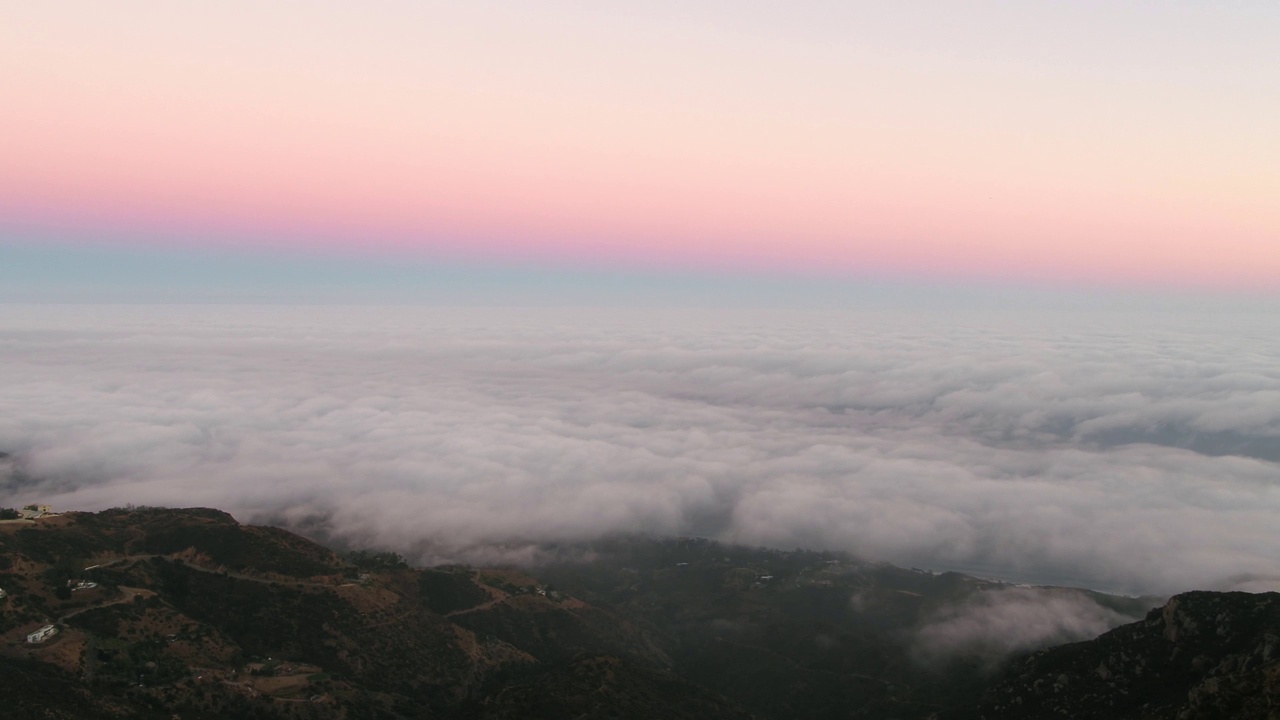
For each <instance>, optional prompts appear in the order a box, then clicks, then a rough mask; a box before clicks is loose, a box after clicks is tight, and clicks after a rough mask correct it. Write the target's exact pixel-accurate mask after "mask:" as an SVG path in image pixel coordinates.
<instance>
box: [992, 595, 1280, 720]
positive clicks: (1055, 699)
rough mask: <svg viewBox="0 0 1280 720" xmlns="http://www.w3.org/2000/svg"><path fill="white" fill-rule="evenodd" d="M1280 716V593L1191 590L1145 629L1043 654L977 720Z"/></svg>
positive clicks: (1135, 627)
mask: <svg viewBox="0 0 1280 720" xmlns="http://www.w3.org/2000/svg"><path fill="white" fill-rule="evenodd" d="M1277 715H1280V593H1264V594H1250V593H1210V592H1191V593H1185V594H1182V595H1178V596H1176V597H1174V598H1173V599H1171V600H1169V602H1168V603H1166V604H1165V605H1164V607H1161V608H1156V609H1154V610H1152V611H1151V612H1150V614H1148V615H1147V617H1146V618H1145V619H1144V620H1142V621H1141V622H1137V623H1133V624H1130V625H1125V626H1124V627H1121V628H1117V629H1115V630H1113V631H1111V632H1109V633H1106V634H1105V635H1102V636H1101V637H1099V638H1097V639H1095V640H1091V641H1088V642H1081V643H1074V644H1070V645H1064V646H1061V647H1055V648H1051V649H1048V650H1044V651H1041V652H1038V653H1035V654H1033V655H1032V656H1030V657H1028V658H1026V659H1025V660H1024V661H1023V662H1022V663H1020V664H1019V665H1017V666H1015V667H1013V668H1012V669H1011V670H1010V672H1009V673H1008V675H1007V676H1005V677H1004V678H1003V679H1002V680H1001V681H1000V682H999V683H998V684H996V685H995V686H994V687H993V688H992V689H991V690H990V691H989V692H988V693H987V694H986V696H985V697H984V698H983V700H982V703H981V705H980V707H979V708H978V709H977V711H975V712H974V713H972V714H971V715H970V717H981V718H1011V719H1014V720H1020V719H1026V720H1031V719H1032V718H1051V717H1055V718H1056V717H1073V718H1117V719H1121V718H1134V719H1135V720H1139V719H1140V720H1157V719H1164V718H1170V719H1173V718H1177V720H1216V719H1218V718H1223V719H1225V718H1234V719H1238V720H1255V719H1256V720H1263V719H1270V718H1275V717H1277Z"/></svg>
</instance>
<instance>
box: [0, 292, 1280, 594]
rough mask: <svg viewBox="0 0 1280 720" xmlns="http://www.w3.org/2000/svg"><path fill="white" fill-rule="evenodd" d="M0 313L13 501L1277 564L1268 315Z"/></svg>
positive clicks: (417, 524) (1066, 576) (907, 555)
mask: <svg viewBox="0 0 1280 720" xmlns="http://www.w3.org/2000/svg"><path fill="white" fill-rule="evenodd" d="M1226 319H1227V318H1226V317H1225V316H1217V317H1209V318H1201V319H1195V318H1191V319H1188V318H1186V317H1183V318H1180V319H1179V318H1172V317H1168V316H1160V315H1155V314H1149V315H1143V314H1137V313H1132V314H1127V315H1123V316H1115V315H1104V314H1101V313H1097V312H1093V313H1076V314H1071V313H1066V312H1056V313H1051V314H1043V313H1042V314H1035V313H1025V314H1017V313H1004V314H992V313H987V314H983V315H978V314H958V313H950V314H947V313H941V312H932V313H925V312H919V313H912V314H907V313H892V312H889V311H875V312H870V311H868V312H865V313H840V314H823V313H818V312H812V313H800V312H795V313H786V314H774V315H769V314H761V313H754V314H752V315H750V316H747V315H737V314H733V313H710V312H703V313H692V312H687V313H681V312H674V311H670V312H664V313H662V314H660V315H654V314H651V313H649V314H646V313H641V312H638V311H636V312H627V311H609V312H604V311H599V312H589V311H553V310H497V309H467V310H464V309H458V310H413V309H403V308H401V309H378V308H361V309H353V308H346V309H344V308H310V309H290V308H247V307H193V306H187V307H168V308H166V307H117V308H87V307H75V306H62V307H56V306H44V307H21V306H6V310H5V313H3V314H2V315H0V374H2V375H3V377H4V382H3V384H0V407H4V408H5V409H6V410H5V413H4V414H3V415H0V450H8V451H10V452H12V453H14V454H15V456H17V457H18V458H19V461H20V465H21V470H20V471H19V472H16V473H14V474H12V476H11V477H9V478H8V479H7V480H5V481H0V482H2V483H3V484H0V504H16V503H25V502H32V501H36V500H40V501H43V502H51V503H53V504H55V505H57V506H59V507H63V508H79V509H96V508H102V507H109V506H112V505H117V504H123V503H127V502H133V503H145V504H162V505H209V506H216V507H221V508H224V509H227V510H229V511H231V512H233V513H234V514H236V515H237V516H238V517H240V518H241V519H244V520H253V519H255V518H258V519H261V518H265V517H275V518H283V519H284V520H285V521H286V522H290V523H295V524H299V525H300V524H304V523H317V522H319V523H321V524H323V526H324V527H325V528H326V529H327V531H328V532H330V533H332V534H333V536H335V537H337V538H341V539H345V540H348V541H351V542H358V543H370V544H377V545H383V546H387V547H391V548H396V549H399V550H401V551H404V552H408V553H412V554H414V555H416V556H418V557H421V558H424V559H440V558H465V557H468V556H470V555H474V554H477V553H482V552H488V551H490V550H491V549H492V547H493V546H496V545H503V544H506V545H514V544H520V543H527V542H539V541H553V540H570V539H581V538H589V537H594V536H597V535H600V534H605V533H610V532H616V531H652V532H662V533H701V534H706V535H712V536H716V537H720V538H723V539H727V540H734V541H741V542H748V543H759V544H767V545H776V546H783V547H789V546H795V545H805V546H821V547H826V548H839V549H846V550H851V551H853V552H855V553H858V554H861V555H864V556H868V557H872V558H877V559H886V560H890V561H894V562H899V563H904V564H911V565H919V566H928V567H935V568H954V569H961V570H968V571H971V572H977V573H979V574H990V575H997V576H1001V577H1006V578H1012V579H1018V580H1023V581H1029V582H1051V583H1068V584H1083V585H1089V586H1092V587H1101V588H1105V589H1113V590H1121V591H1130V592H1150V593H1160V592H1173V591H1178V590H1183V589H1189V588H1194V587H1201V588H1204V587H1222V586H1225V585H1228V584H1231V583H1232V582H1235V581H1234V580H1233V578H1242V577H1245V576H1248V582H1249V583H1250V587H1255V586H1259V584H1261V586H1266V585H1267V584H1268V583H1270V582H1271V581H1270V580H1269V579H1268V578H1274V577H1280V551H1277V550H1276V544H1275V542H1274V526H1275V517H1276V516H1277V511H1278V510H1280V465H1278V464H1277V460H1280V340H1277V339H1276V338H1280V332H1276V330H1277V328H1275V327H1273V326H1274V325H1275V323H1274V322H1273V321H1270V320H1269V319H1267V318H1264V317H1259V316H1254V317H1247V316H1242V317H1232V318H1230V323H1227V322H1224V320H1226Z"/></svg>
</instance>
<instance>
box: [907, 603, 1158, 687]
mask: <svg viewBox="0 0 1280 720" xmlns="http://www.w3.org/2000/svg"><path fill="white" fill-rule="evenodd" d="M1136 619H1137V618H1135V617H1132V616H1128V615H1124V614H1122V613H1119V612H1116V611H1115V610H1112V609H1110V608H1107V607H1103V606H1102V605H1099V604H1098V603H1096V602H1094V600H1093V599H1092V598H1090V597H1089V595H1088V594H1087V593H1084V592H1081V591H1076V590H1067V589H1051V588H1007V589H1002V590H989V591H985V592H980V593H977V594H976V595H974V596H972V597H971V598H969V599H968V600H966V601H965V602H964V603H961V604H958V605H951V606H947V608H946V609H944V610H943V611H942V612H941V613H940V614H939V615H938V616H937V617H935V618H933V619H931V620H930V621H928V622H927V623H926V624H925V626H924V627H923V628H921V630H920V631H919V634H918V635H917V637H916V644H915V655H916V657H917V659H919V660H920V661H922V662H925V663H930V664H936V663H944V662H946V661H947V660H950V659H952V658H961V657H963V658H965V659H966V660H971V659H973V658H979V659H980V661H985V662H986V664H987V666H988V669H991V668H994V667H995V666H996V665H998V664H999V662H1000V661H1001V660H1003V659H1004V658H1006V657H1008V656H1009V655H1011V654H1013V653H1017V652H1025V651H1030V650H1036V649H1039V648H1042V647H1048V646H1050V645H1058V644H1061V643H1067V642H1078V641H1080V640H1089V639H1092V638H1095V637H1097V636H1099V635H1101V634H1102V633H1104V632H1106V631H1108V630H1110V629H1112V628H1114V627H1117V626H1119V625H1122V624H1124V623H1128V622H1132V621H1134V620H1136Z"/></svg>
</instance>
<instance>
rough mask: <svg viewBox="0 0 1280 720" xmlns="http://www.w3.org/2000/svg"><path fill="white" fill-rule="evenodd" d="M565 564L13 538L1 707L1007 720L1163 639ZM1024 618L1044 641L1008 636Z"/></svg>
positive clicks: (147, 514) (99, 529)
mask: <svg viewBox="0 0 1280 720" xmlns="http://www.w3.org/2000/svg"><path fill="white" fill-rule="evenodd" d="M544 550H545V553H544V554H545V555H546V556H547V557H555V558H561V559H560V560H556V561H550V562H546V563H544V564H543V565H541V566H539V567H537V568H533V569H521V568H512V567H501V568H473V567H469V566H460V565H454V566H444V567H434V568H411V567H409V566H408V565H407V563H405V562H404V560H403V559H402V558H400V557H399V556H397V555H395V554H394V553H389V552H355V553H350V554H347V555H345V556H340V555H338V554H337V553H335V552H333V551H331V550H330V549H328V548H326V547H324V546H322V545H319V544H317V543H315V542H312V541H310V540H307V539H305V538H302V537H299V536H297V535H295V534H292V533H290V532H287V531H285V530H281V529H278V528H272V527H262V526H252V525H243V524H240V523H239V522H237V521H236V520H235V519H234V518H232V517H231V516H230V515H228V514H226V513H223V512H220V511H218V510H211V509H199V508H197V509H184V510H174V509H159V508H131V509H116V510H109V511H104V512H100V513H74V512H73V513H65V514H63V515H57V516H45V517H40V518H37V519H34V520H30V521H12V522H9V523H4V524H0V588H4V589H5V591H6V594H7V597H5V598H4V599H0V678H3V680H0V693H3V696H4V697H5V698H7V700H6V702H7V703H8V707H9V708H10V709H12V710H13V712H15V713H16V715H15V716H16V717H24V716H30V717H48V718H72V717H77V718H80V717H111V718H115V717H120V718H124V717H144V718H147V717H157V718H159V717H163V718H170V717H172V716H174V715H177V716H179V717H182V718H221V717H247V718H418V717H458V718H478V719H479V718H517V717H520V718H525V717H547V718H551V717H556V718H560V717H575V718H577V717H584V718H590V717H668V718H683V717H688V718H694V717H726V718H791V717H808V718H849V717H866V718H928V717H950V716H954V717H957V718H959V717H977V716H985V717H1004V716H1005V714H1003V713H1005V712H1006V711H1007V709H1008V708H1007V705H1008V704H1009V703H1011V702H1014V703H1016V702H1020V703H1021V704H1022V706H1023V707H1029V705H1028V702H1029V700H1028V699H1027V698H1028V697H1030V696H1029V695H1027V693H1026V692H1024V691H1023V690H1022V689H1021V688H1023V686H1024V685H1026V684H1027V683H1029V684H1030V686H1031V687H1039V688H1040V689H1042V690H1043V688H1044V686H1045V683H1044V682H1039V684H1037V682H1038V681H1040V680H1041V676H1043V675H1044V674H1045V673H1046V672H1049V670H1046V669H1045V668H1058V667H1059V666H1063V665H1062V663H1063V662H1065V661H1059V660H1057V659H1055V658H1058V657H1059V656H1058V655H1055V653H1063V652H1066V653H1077V654H1078V653H1085V655H1080V657H1086V656H1087V658H1090V659H1088V661H1087V662H1086V660H1071V661H1070V663H1068V664H1071V667H1072V668H1075V669H1072V670H1069V671H1062V672H1065V673H1066V675H1067V676H1068V677H1069V678H1074V677H1075V676H1074V675H1072V674H1071V673H1075V672H1079V673H1081V677H1082V678H1083V677H1086V676H1087V673H1086V672H1085V671H1086V670H1087V668H1085V666H1086V665H1088V663H1090V662H1093V661H1092V659H1091V658H1092V657H1093V655H1090V654H1088V653H1094V652H1095V651H1092V650H1088V651H1086V650H1082V649H1081V648H1089V647H1093V646H1094V645H1093V644H1091V643H1094V644H1096V643H1113V644H1114V643H1115V642H1117V641H1116V640H1115V638H1128V637H1130V635H1132V636H1133V637H1146V636H1145V635H1143V633H1142V632H1139V631H1137V630H1131V629H1129V628H1148V627H1154V626H1152V625H1151V623H1152V622H1153V621H1152V617H1154V616H1153V615H1148V614H1147V611H1148V610H1149V608H1150V607H1151V606H1152V605H1153V604H1155V601H1153V600H1152V599H1135V598H1120V597H1115V596H1109V595H1104V594H1100V593H1093V592H1089V591H1084V590H1078V589H1071V588H1021V587H1014V586H1010V585H1007V584H1002V583H996V582H992V581H987V580H981V579H978V578H973V577H969V576H965V575H960V574H956V573H932V572H926V571H920V570H910V569H904V568H898V567H894V566H892V565H888V564H884V563H869V562H865V561H861V560H858V559H856V558H853V557H850V556H848V555H844V554H839V553H829V552H814V551H806V550H793V551H781V550H774V549H766V548H746V547H738V546H730V545H724V544H721V543H716V542H713V541H709V540H705V539H699V538H655V537H623V538H613V539H608V540H602V541H598V542H594V543H583V544H577V545H573V546H560V547H555V546H552V547H547V548H544ZM1208 597H1218V596H1216V595H1212V594H1210V595H1208ZM1223 597H1227V598H1228V600H1225V601H1224V602H1228V601H1229V602H1230V603H1234V605H1232V607H1236V606H1239V607H1241V608H1243V607H1245V606H1247V605H1248V603H1249V602H1250V598H1253V597H1255V596H1244V598H1243V599H1238V598H1234V597H1232V596H1223ZM1256 597H1263V596H1256ZM1197 598H1198V596H1197ZM1188 603H1189V604H1188ZM1202 604H1203V603H1202V602H1201V601H1200V600H1199V599H1195V600H1194V601H1185V602H1183V604H1182V605H1181V606H1179V607H1182V608H1183V611H1182V612H1184V614H1185V613H1187V612H1191V613H1192V615H1189V616H1187V617H1195V618H1200V616H1201V615H1203V614H1204V612H1208V611H1207V610H1206V611H1204V612H1201V611H1200V610H1196V608H1199V607H1200V605H1202ZM1239 612H1241V613H1244V614H1242V615H1239V616H1240V617H1246V616H1247V617H1254V616H1253V615H1249V614H1248V613H1246V612H1245V611H1244V610H1240V611H1239ZM1268 612H1270V611H1268ZM1010 613H1013V614H1014V615H1015V616H1016V617H1018V618H1019V620H1018V622H1019V623H1020V625H1019V626H1018V627H1015V628H1013V631H1012V632H1011V631H1010V629H1009V626H1008V624H1007V622H1006V623H1005V624H1004V625H1000V624H999V623H996V624H995V625H993V626H991V627H995V628H996V629H997V630H999V631H998V632H991V631H990V628H989V627H988V625H989V624H990V623H991V622H993V619H997V620H998V619H999V618H1000V617H1001V616H1002V614H1003V615H1008V614H1010ZM1175 615H1176V613H1175ZM1263 615H1264V616H1265V618H1264V619H1266V618H1270V617H1271V615H1266V613H1264V614H1263ZM1161 617H1163V616H1161ZM1178 617H1182V616H1178ZM1215 617H1216V616H1215ZM1232 617H1236V615H1232ZM1260 617H1261V616H1260ZM1128 620H1138V622H1137V624H1136V625H1125V626H1124V627H1120V628H1119V629H1116V630H1113V631H1112V632H1111V633H1108V634H1106V635H1103V636H1102V637H1101V638H1098V639H1097V640H1093V641H1091V643H1090V642H1085V643H1077V644H1074V645H1065V646H1062V647H1058V648H1054V649H1051V650H1042V648H1044V647H1046V646H1049V645H1054V644H1058V643H1063V642H1070V641H1073V640H1082V639H1084V638H1083V637H1082V634H1083V635H1085V636H1088V637H1092V636H1093V635H1096V634H1098V633H1100V632H1102V631H1103V630H1107V629H1108V628H1112V627H1116V626H1119V625H1122V624H1123V623H1125V622H1126V621H1128ZM1212 622H1214V621H1213V620H1212V619H1211V620H1207V621H1206V620H1204V619H1197V620H1195V621H1194V623H1192V624H1193V625H1194V626H1195V627H1197V628H1201V631H1203V629H1204V628H1206V627H1212V625H1211V623H1212ZM1259 622H1260V623H1262V624H1258V623H1253V624H1244V625H1240V626H1239V627H1238V629H1237V634H1239V635H1240V636H1241V637H1242V638H1253V637H1254V636H1255V635H1257V634H1258V633H1259V632H1262V628H1263V627H1264V626H1265V627H1268V628H1269V627H1271V625H1267V623H1268V622H1270V620H1266V622H1263V621H1261V620H1260V621H1259ZM984 623H987V624H988V625H984ZM1184 625H1185V623H1184ZM46 626H53V627H54V628H55V629H56V630H57V633H56V634H54V635H52V636H51V637H49V638H47V639H45V640H44V641H43V642H39V643H28V642H26V637H27V635H28V634H30V633H32V632H36V631H38V630H39V629H40V628H43V627H46ZM1081 627H1083V628H1084V630H1082V629H1081ZM1180 627H1183V626H1180ZM1186 627H1190V626H1186ZM975 628H976V629H977V631H975ZM983 628H987V629H983ZM1000 628H1003V630H1000ZM1093 628H1096V629H1093ZM1180 632H1181V635H1180V637H1182V638H1183V642H1184V644H1185V643H1186V642H1191V640H1189V639H1188V638H1191V637H1192V635H1189V634H1188V633H1190V631H1189V630H1185V629H1184V630H1182V631H1180ZM1268 632H1270V630H1268ZM1125 633H1129V634H1130V635H1126V634H1125ZM1201 634H1203V632H1202V633H1201ZM1196 637H1199V636H1196ZM1215 637H1216V636H1215ZM1206 638H1208V636H1206ZM1126 642H1127V641H1126ZM1135 642H1136V641H1135ZM1144 642H1145V641H1144ZM1152 642H1154V641H1152ZM1195 642H1200V641H1199V640H1196V641H1195ZM1240 642H1245V640H1241V641H1240ZM1245 644H1247V642H1246V643H1245ZM1108 647H1111V646H1108ZM1135 647H1136V646H1135ZM1143 647H1144V648H1146V647H1147V646H1145V645H1144V646H1143ZM1232 648H1236V646H1234V645H1233V646H1232ZM1113 650H1114V649H1113ZM1113 650H1108V652H1113ZM1237 650H1238V648H1236V649H1232V650H1231V652H1236V651H1237ZM1033 651H1040V654H1033V655H1031V656H1030V658H1031V659H1029V660H1026V661H1025V662H1024V661H1023V660H1021V659H1020V657H1021V655H1022V654H1023V653H1026V652H1033ZM1099 652H1100V651H1099ZM1116 652H1121V655H1119V656H1116V657H1121V658H1124V657H1129V654H1132V652H1136V650H1135V651H1130V650H1123V651H1116ZM1143 652H1147V650H1143ZM1182 652H1183V653H1184V655H1185V656H1186V657H1189V658H1194V657H1198V655H1196V653H1197V652H1198V653H1200V654H1201V655H1204V654H1206V653H1208V655H1207V657H1210V658H1211V659H1212V660H1213V663H1216V664H1215V665H1213V667H1218V666H1219V665H1221V662H1222V660H1221V658H1220V657H1219V656H1218V655H1214V654H1213V653H1212V652H1209V651H1208V650H1205V651H1199V650H1194V651H1193V650H1183V651H1182ZM1223 652H1227V651H1226V650H1224V651H1223ZM1126 653H1128V654H1126ZM1070 657H1072V658H1075V657H1076V655H1070ZM1224 657H1225V656H1224ZM1259 657H1260V658H1262V659H1261V660H1259V661H1258V662H1263V661H1265V662H1270V656H1269V655H1266V652H1265V651H1263V655H1260V656H1259ZM1010 658H1014V659H1013V660H1010ZM1186 662H1187V663H1191V665H1188V667H1197V668H1200V669H1203V667H1202V666H1203V665H1204V663H1206V662H1209V661H1208V660H1204V661H1199V662H1200V664H1199V665H1196V664H1195V662H1194V661H1193V660H1186ZM1008 663H1012V665H1008ZM1072 663H1074V664H1072ZM1115 663H1116V668H1117V669H1116V670H1115V671H1114V672H1116V673H1117V674H1119V673H1120V672H1121V668H1123V667H1124V663H1123V661H1122V660H1117V661H1115ZM1184 664H1185V663H1184ZM1006 665H1008V667H1011V668H1012V669H1011V670H1006V669H1004V668H1005V667H1006ZM1077 665H1078V666H1079V667H1078V668H1077V667H1076V666H1077ZM1179 667H1181V666H1179ZM1268 667H1269V666H1268ZM1081 668H1084V669H1081ZM1250 668H1251V669H1252V670H1257V667H1255V666H1253V665H1251V666H1250ZM1259 672H1261V671H1259ZM1268 672H1269V671H1268ZM1002 673H1008V674H1002ZM1059 674H1061V673H1059ZM1221 674H1222V672H1219V673H1218V675H1221ZM1218 675H1214V676H1213V677H1218ZM1162 677H1163V676H1162ZM1179 677H1182V676H1179ZM1206 677H1208V676H1206ZM1258 677H1259V678H1261V679H1260V680H1259V681H1258V682H1260V683H1262V684H1263V685H1266V683H1267V682H1270V681H1269V680H1266V678H1267V677H1270V676H1266V675H1265V673H1264V674H1263V675H1260V676H1258ZM1054 682H1056V676H1055V679H1054ZM1069 682H1071V683H1072V684H1071V687H1073V688H1074V687H1077V686H1080V687H1083V686H1085V685H1086V684H1087V683H1086V681H1085V680H1079V681H1075V680H1071V681H1069ZM1020 683H1021V684H1020ZM1115 687H1120V686H1106V687H1101V686H1100V687H1095V688H1093V689H1091V690H1090V692H1091V693H1093V694H1094V695H1097V694H1098V693H1103V694H1105V693H1106V692H1108V691H1111V690H1114V688H1115ZM1145 687H1146V686H1143V685H1141V684H1140V683H1139V684H1137V685H1132V686H1129V685H1125V686H1123V687H1122V689H1126V692H1130V693H1131V694H1132V693H1133V692H1135V691H1134V690H1133V688H1140V689H1141V688H1145ZM1196 687H1202V686H1201V685H1197V686H1196ZM1268 687H1269V686H1268ZM1145 691H1146V690H1143V692H1145ZM1200 692H1202V694H1203V692H1204V691H1203V690H1201V691H1200ZM1020 696H1021V697H1023V699H1022V700H1020V701H1015V700H1012V699H1011V698H1014V697H1020ZM1092 696H1093V695H1090V697H1092ZM1037 697H1039V696H1037ZM1054 697H1059V698H1061V697H1063V696H1062V694H1061V693H1057V694H1056V695H1055V696H1054ZM1224 697H1225V696H1224ZM1080 702H1084V701H1083V700H1081V701H1080ZM1090 702H1092V701H1090ZM1045 707H1050V705H1045ZM1059 707H1062V708H1068V709H1074V710H1081V708H1086V706H1085V705H1079V706H1077V705H1061V704H1059V705H1052V711H1053V712H1056V711H1057V709H1058V708H1059ZM1088 707H1092V706H1088ZM1162 707H1163V706H1162ZM993 708H994V709H993ZM37 709H38V710H39V712H38V713H37ZM24 713H26V714H25V715H24ZM975 713H977V714H976V715H975ZM992 713H995V714H992ZM1038 716H1039V715H1035V714H1027V715H1026V717H1038ZM1149 716H1150V717H1166V716H1167V717H1172V715H1158V714H1157V715H1149ZM1134 717H1139V716H1138V715H1134ZM1142 717H1147V716H1146V715H1144V716H1142ZM1197 717H1209V716H1207V715H1202V716H1197Z"/></svg>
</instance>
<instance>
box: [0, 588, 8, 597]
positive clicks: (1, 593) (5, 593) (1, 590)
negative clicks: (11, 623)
mask: <svg viewBox="0 0 1280 720" xmlns="http://www.w3.org/2000/svg"><path fill="white" fill-rule="evenodd" d="M8 594H9V593H7V592H5V591H4V588H0V598H4V596H5V595H8Z"/></svg>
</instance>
